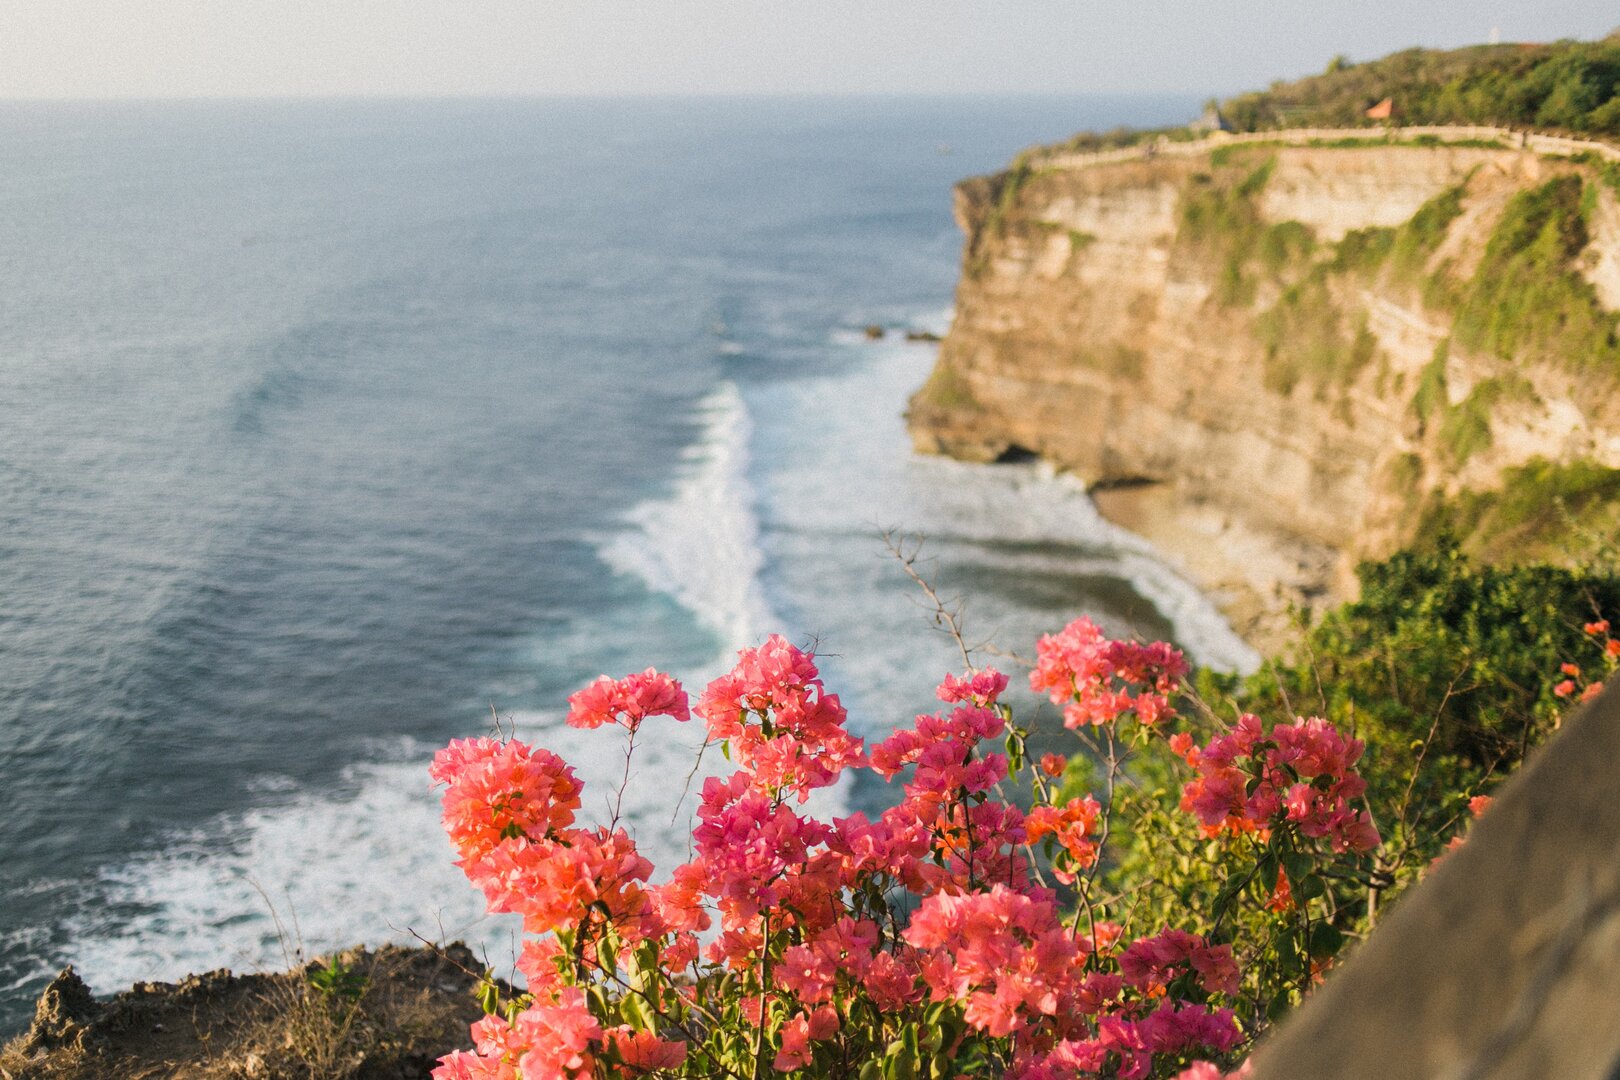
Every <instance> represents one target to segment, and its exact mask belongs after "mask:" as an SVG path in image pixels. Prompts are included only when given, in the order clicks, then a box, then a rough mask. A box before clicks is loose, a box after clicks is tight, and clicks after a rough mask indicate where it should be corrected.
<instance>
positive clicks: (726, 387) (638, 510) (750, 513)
mask: <svg viewBox="0 0 1620 1080" xmlns="http://www.w3.org/2000/svg"><path fill="white" fill-rule="evenodd" d="M699 416H700V417H701V419H702V423H703V435H702V437H701V438H700V439H699V440H698V441H697V443H696V444H694V445H693V446H692V447H691V448H690V449H689V450H688V452H687V454H686V461H685V462H683V464H682V470H681V474H680V475H679V476H678V477H677V479H676V483H675V488H674V491H673V492H672V493H671V494H670V495H669V496H668V497H667V498H661V499H653V500H649V501H647V502H644V503H641V504H640V505H638V506H636V507H634V508H633V509H631V510H630V511H629V512H628V513H627V514H626V515H625V528H623V529H622V530H620V531H619V532H618V533H617V534H615V535H614V536H613V537H612V538H610V539H608V540H607V541H606V542H605V543H604V544H603V545H602V546H601V549H600V550H601V555H602V558H603V559H604V560H605V561H606V562H607V563H608V565H609V566H611V567H613V568H614V569H615V570H617V571H619V572H621V573H626V574H631V575H633V576H635V577H638V578H640V579H641V580H642V581H644V582H645V583H646V584H647V586H648V587H649V588H651V589H653V590H655V591H657V592H663V593H667V594H669V595H670V596H672V597H674V598H675V599H676V600H677V601H679V602H680V603H681V605H682V606H684V607H685V608H687V610H689V611H691V612H692V614H693V615H695V616H696V617H697V618H698V620H699V621H700V622H702V623H703V624H704V626H706V627H707V628H708V629H709V630H711V631H713V632H714V633H715V634H716V635H717V636H718V637H719V638H720V641H721V643H722V644H723V646H724V647H725V649H726V653H727V655H728V656H729V655H730V654H731V653H732V652H734V651H735V650H737V649H739V648H742V647H744V646H745V645H748V644H750V643H751V642H752V641H753V640H754V639H755V637H756V636H758V635H760V634H762V633H767V632H769V631H770V630H771V629H773V627H772V622H773V618H772V615H771V612H770V609H769V606H768V605H767V604H766V602H765V598H764V594H763V593H762V592H761V589H760V581H759V575H760V568H761V566H762V564H763V559H764V556H763V555H762V554H761V552H760V547H759V521H758V519H757V518H756V516H755V513H754V492H753V487H752V484H751V482H750V480H749V475H748V470H749V440H750V438H751V437H752V433H753V425H752V423H751V421H750V418H749V415H748V407H747V406H746V405H745V404H744V403H743V399H742V394H741V393H740V392H739V391H738V389H737V387H736V385H735V384H734V383H731V382H729V381H728V382H723V383H721V384H720V386H719V387H718V388H717V389H716V390H715V391H714V392H713V393H712V394H710V395H709V396H708V397H707V398H706V399H705V400H704V401H703V402H702V404H701V405H700V406H699Z"/></svg>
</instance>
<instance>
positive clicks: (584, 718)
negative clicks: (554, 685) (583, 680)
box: [566, 668, 691, 731]
mask: <svg viewBox="0 0 1620 1080" xmlns="http://www.w3.org/2000/svg"><path fill="white" fill-rule="evenodd" d="M649 716H673V717H674V718H675V719H677V720H687V719H689V718H690V717H691V713H690V711H689V710H688V707H687V702H686V691H684V690H682V689H681V684H680V683H678V682H676V681H675V680H674V679H672V678H670V677H669V676H668V675H664V674H662V673H660V672H658V671H655V670H653V669H652V668H648V669H647V670H646V671H643V672H641V673H640V674H636V675H626V676H625V677H624V678H622V679H610V678H608V677H607V676H606V675H602V676H599V677H598V678H597V679H596V681H595V682H592V683H591V684H590V685H589V686H587V687H585V688H584V689H583V690H580V691H578V692H577V693H575V694H573V695H572V696H570V697H569V699H568V716H567V718H566V720H567V723H568V725H569V726H570V727H577V728H598V727H601V726H602V725H603V724H622V725H623V726H624V727H626V728H629V729H630V730H631V731H635V730H636V729H637V728H638V727H640V726H641V722H642V721H643V720H645V719H646V718H647V717H649Z"/></svg>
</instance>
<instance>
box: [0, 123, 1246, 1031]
mask: <svg viewBox="0 0 1620 1080" xmlns="http://www.w3.org/2000/svg"><path fill="white" fill-rule="evenodd" d="M1195 105H1196V103H1195V102H1192V101H1188V100H1144V99H1132V100H1112V101H1108V100H1098V99H1088V100H1060V99H1051V98H1047V99H1032V100H1013V99H1006V100H993V101H969V100H961V101H947V100H927V101H923V100H904V99H889V100H885V99H870V100H815V99H805V100H794V99H778V100H753V101H742V100H736V101H725V100H720V101H716V100H688V101H678V100H625V101H611V102H606V101H590V102H587V101H545V102H538V101H537V102H431V103H430V102H418V103H412V102H388V103H357V102H342V103H340V102H328V103H321V102H312V103H267V104H167V105H157V104H141V105H62V104H52V105H22V104H0V1032H4V1031H9V1030H11V1029H13V1028H15V1027H17V1026H18V1025H20V1024H21V1023H22V1022H23V1020H24V1019H25V1010H26V1008H27V1003H28V1000H29V998H30V995H31V994H33V993H36V992H37V990H38V989H39V987H40V986H41V985H42V983H43V981H44V980H45V979H47V978H48V977H49V975H50V974H51V973H53V972H54V971H55V970H56V969H58V968H59V967H61V966H62V965H63V964H66V963H70V962H71V963H74V964H76V965H78V967H79V970H80V971H81V973H82V974H83V975H85V977H86V978H87V979H88V980H89V981H90V982H91V984H92V986H93V987H95V988H96V989H97V990H99V991H111V990H114V989H117V988H119V987H120V986H122V985H127V984H128V983H129V982H131V981H132V980H136V979H165V978H168V979H172V978H175V977H177V976H179V975H180V974H183V973H185V972H187V971H192V970H204V969H209V968H215V967H221V966H233V967H236V968H238V969H242V968H253V967H256V966H264V965H280V964H281V963H282V962H283V961H284V958H285V956H286V954H287V953H288V952H290V951H294V950H297V949H299V948H302V949H304V950H306V951H315V950H319V949H322V948H329V947H334V946H339V945H345V944H350V943H353V942H355V941H362V940H364V941H372V942H380V941H385V940H393V939H397V938H400V937H402V936H404V935H405V934H406V932H407V930H415V931H417V932H419V933H422V934H424V935H425V936H428V937H434V938H436V937H439V936H441V935H443V936H466V937H468V938H470V939H472V940H475V941H477V942H479V943H481V944H482V945H483V946H484V947H485V948H486V949H487V950H488V952H489V955H490V957H491V959H492V960H494V961H495V962H497V963H499V962H500V961H501V960H502V959H503V958H509V957H510V955H511V949H510V939H511V934H512V929H511V927H510V926H509V925H507V924H505V923H501V922H498V921H495V920H489V919H485V918H481V917H480V914H479V904H478V897H477V896H475V895H474V894H473V893H472V891H471V890H470V889H469V888H468V887H467V886H466V885H465V883H464V882H463V881H462V880H461V879H460V877H459V873H458V872H457V871H456V870H455V868H454V867H452V866H450V865H449V858H450V856H449V852H448V847H447V845H446V844H445V843H444V841H443V840H442V839H441V838H440V835H439V832H438V829H437V823H436V803H435V797H434V794H433V792H432V791H431V790H430V788H429V785H428V780H427V777H426V773H425V764H426V761H427V759H428V758H429V757H430V756H431V754H432V751H433V750H434V748H436V747H437V746H439V745H441V744H442V743H443V742H444V741H445V740H447V739H449V738H452V737H455V736H460V735H468V734H475V733H480V732H483V731H486V730H487V729H488V728H489V726H490V723H491V716H492V710H493V711H494V713H495V714H498V715H499V716H500V717H501V718H502V720H503V721H505V722H509V723H515V724H516V726H517V728H518V730H519V733H520V734H522V735H523V736H524V737H526V738H531V739H534V740H537V741H540V742H543V743H546V744H547V745H550V746H553V747H554V748H556V749H558V750H559V751H560V752H562V753H564V755H565V756H567V757H569V758H570V760H573V761H576V762H577V763H578V765H579V767H580V771H581V773H582V775H584V776H585V777H586V778H587V782H588V784H589V783H591V782H592V781H593V780H594V779H595V778H597V777H601V778H602V780H601V781H600V782H599V783H595V784H593V785H592V786H591V787H588V788H587V809H599V808H600V807H601V806H602V805H603V804H604V803H605V801H606V798H607V795H608V792H609V786H608V785H609V782H608V780H607V779H606V778H607V777H608V776H609V775H611V774H612V773H613V772H614V770H615V769H616V767H617V765H618V761H617V755H618V747H617V745H616V744H615V743H614V741H613V739H612V736H611V735H608V734H606V733H600V732H599V733H593V734H591V735H587V733H580V732H574V731H570V730H568V729H565V728H562V727H561V726H560V721H559V716H560V707H561V706H562V704H563V699H564V698H565V697H566V695H567V694H568V693H569V692H571V691H572V690H573V689H575V688H577V687H578V686H579V685H580V684H582V683H583V682H584V681H586V680H588V679H589V678H591V677H593V676H595V675H596V674H598V673H600V672H603V671H606V672H611V673H614V674H622V673H623V672H625V671H628V670H632V669H640V668H642V667H645V666H647V665H649V664H656V665H658V666H660V667H663V668H666V669H669V670H672V671H674V672H676V673H678V674H679V675H681V676H682V677H684V678H686V679H687V680H688V682H689V683H699V682H701V680H702V679H704V678H705V677H707V676H709V675H712V674H714V673H717V672H718V671H719V670H721V669H722V667H723V666H724V664H725V660H726V658H727V657H728V656H729V655H731V653H732V652H734V650H735V649H736V648H738V647H740V646H742V645H745V644H748V643H751V642H754V641H757V640H758V639H759V638H760V637H761V636H763V635H764V634H766V633H769V632H772V631H781V632H783V633H786V634H788V635H789V636H790V637H793V638H794V639H796V640H799V641H801V642H808V641H812V640H813V641H816V642H818V643H819V648H820V650H821V652H822V653H823V655H824V657H825V667H826V670H827V673H828V676H829V680H830V682H831V683H832V688H833V689H836V690H839V691H841V692H842V693H843V694H844V696H845V699H846V702H847V703H848V704H849V705H850V706H851V712H852V723H853V724H854V725H855V726H856V727H857V728H858V729H859V730H860V731H861V732H862V733H866V734H871V733H879V734H881V733H882V732H884V731H886V730H887V729H889V728H890V727H892V726H894V725H895V724H896V723H900V722H904V721H907V720H909V718H910V715H911V713H912V712H914V711H916V710H918V709H920V708H926V707H928V701H929V695H930V688H931V687H932V685H933V683H934V681H935V680H936V678H937V675H938V674H939V673H940V672H941V671H943V670H944V669H945V668H946V667H947V666H948V665H949V664H950V662H951V652H952V649H951V645H950V643H949V642H948V641H947V640H945V639H943V638H942V637H940V636H939V635H938V634H937V633H935V632H933V631H932V630H931V629H930V627H929V624H928V620H927V615H926V612H924V611H923V610H921V609H920V608H919V607H918V606H917V603H916V599H917V596H916V593H915V590H913V589H911V588H910V587H908V585H907V584H906V583H905V581H904V579H903V577H902V576H901V574H900V573H899V571H898V569H897V568H896V566H895V563H894V561H893V559H892V558H890V557H888V556H887V555H886V554H885V552H884V548H883V544H882V542H881V540H880V539H879V534H880V532H881V530H882V529H884V528H886V527H899V528H902V529H906V530H911V531H914V532H921V533H924V534H926V535H927V537H928V545H927V549H926V551H927V553H929V554H932V555H933V556H934V557H936V559H937V561H936V562H935V563H934V564H933V565H932V567H931V569H930V572H931V574H932V575H933V576H934V577H935V579H937V580H938V582H939V583H940V585H941V587H942V588H943V589H945V590H946V591H948V592H952V593H960V594H963V595H966V596H968V597H969V598H970V601H969V607H968V616H969V621H970V631H971V632H976V633H977V634H979V635H980V636H990V635H992V634H993V635H994V636H995V637H996V639H997V641H998V642H999V643H1000V644H1002V645H1004V646H1006V647H1008V648H1013V649H1022V650H1024V651H1028V649H1029V647H1030V641H1031V639H1032V637H1033V635H1034V634H1035V633H1037V632H1038V631H1041V630H1044V629H1048V628H1051V627H1054V626H1056V625H1058V624H1060V623H1061V622H1062V621H1064V620H1066V619H1068V618H1070V617H1072V616H1073V615H1075V614H1077V613H1079V612H1081V611H1089V612H1091V613H1092V614H1094V615H1096V616H1098V617H1100V618H1102V619H1103V620H1104V621H1105V622H1106V623H1108V624H1109V625H1110V626H1111V627H1113V628H1114V629H1116V630H1119V631H1121V632H1140V633H1143V634H1172V635H1174V636H1175V637H1176V638H1177V639H1178V640H1180V641H1181V642H1183V643H1184V644H1185V645H1186V646H1187V647H1188V648H1189V649H1191V650H1192V651H1193V652H1194V654H1195V655H1196V656H1197V657H1198V658H1200V659H1202V660H1204V661H1205V662H1210V663H1218V664H1241V663H1243V662H1245V659H1246V657H1247V654H1246V651H1245V650H1244V649H1243V647H1242V646H1241V644H1239V643H1238V642H1236V641H1235V640H1234V639H1233V638H1232V636H1231V634H1230V632H1229V631H1228V630H1227V629H1226V627H1225V626H1224V624H1223V623H1221V621H1220V620H1219V619H1218V618H1216V617H1215V615H1214V613H1213V612H1212V611H1211V610H1210V608H1209V606H1208V605H1207V604H1205V603H1204V602H1203V601H1202V600H1201V599H1200V598H1199V597H1198V596H1197V595H1196V594H1194V593H1193V592H1192V590H1190V589H1189V588H1188V587H1187V586H1186V585H1185V584H1184V583H1182V582H1180V581H1178V580H1176V579H1175V578H1173V577H1172V576H1170V575H1168V574H1167V573H1166V572H1165V571H1163V569H1162V568H1160V567H1159V566H1158V564H1157V563H1155V562H1154V561H1153V559H1152V557H1151V555H1150V554H1149V553H1148V552H1146V551H1145V549H1143V548H1142V546H1141V545H1140V544H1139V543H1136V542H1135V541H1134V540H1132V539H1131V538H1129V537H1126V536H1123V535H1121V534H1119V533H1118V532H1117V531H1116V530H1113V529H1112V528H1110V527H1108V526H1107V525H1105V524H1103V523H1102V522H1100V521H1099V520H1098V519H1097V518H1096V515H1095V514H1094V512H1093V511H1092V510H1091V507H1090V504H1089V503H1088V502H1087V501H1086V500H1085V498H1084V496H1083V494H1082V493H1080V492H1079V490H1078V489H1077V488H1076V487H1075V486H1074V485H1073V484H1072V483H1070V482H1068V481H1066V480H1064V479H1061V478H1055V477H1052V476H1051V475H1049V474H1047V473H1044V472H1042V471H1041V470H1040V469H1039V468H1037V467H1033V466H1009V467H1002V468H995V469H985V468H970V467H966V466H961V465H957V464H955V463H952V462H946V461H937V460H917V459H914V458H912V457H911V456H910V454H909V451H908V449H907V444H906V440H905V437H904V432H903V429H902V427H901V425H900V421H899V413H900V411H901V409H902V408H903V406H904V400H905V397H906V395H907V394H908V393H910V391H911V390H912V389H914V388H915V387H916V386H917V385H919V384H920V383H921V381H922V379H923V378H924V377H925V376H926V373H927V371H928V368H929V365H930V363H931V361H932V357H933V353H932V349H933V347H932V346H930V345H926V344H907V343H904V342H903V341H900V340H898V335H893V334H892V335H890V337H889V338H888V339H886V340H885V341H883V342H879V343H868V342H866V341H865V340H864V339H863V337H862V335H861V333H860V328H861V327H862V326H863V325H865V324H867V323H873V322H877V323H883V324H885V325H888V326H891V327H894V328H897V329H906V328H918V329H931V330H935V331H942V330H943V329H944V328H945V327H946V326H947V325H948V322H949V305H950V301H951V291H952V287H953V285H954V282H955V277H956V271H957V265H958V258H959V250H960V244H961V238H960V235H959V234H958V233H957V231H956V229H955V227H954V226H953V224H952V222H951V217H950V185H951V183H952V182H953V181H955V180H957V179H958V178H960V177H962V176H966V175H969V174H972V173H976V172H984V171H989V170H992V169H994V168H997V167H999V166H1001V165H1002V164H1003V163H1004V162H1005V161H1006V160H1007V159H1008V158H1009V157H1010V156H1011V155H1012V154H1013V153H1014V152H1016V151H1017V150H1018V149H1020V148H1021V147H1023V146H1026V145H1028V144H1031V143H1034V142H1037V141H1042V140H1052V139H1055V138H1061V137H1064V136H1066V135H1068V134H1069V133H1071V132H1073V131H1075V130H1078V129H1081V128H1085V127H1096V126H1113V125H1115V124H1119V123H1135V124H1145V123H1156V122H1164V121H1173V120H1178V119H1182V118H1185V117H1186V116H1188V115H1191V113H1192V112H1193V111H1194V109H1195ZM656 731H657V736H656V738H655V739H653V740H651V745H650V746H649V747H648V748H647V751H646V753H645V754H644V756H643V758H642V760H641V763H640V766H639V768H638V771H637V773H636V775H635V776H634V777H633V779H632V782H631V787H630V790H629V792H628V795H627V800H626V805H627V807H628V810H629V813H630V816H631V820H632V822H633V824H634V826H635V827H636V830H637V832H638V835H639V837H640V838H641V839H642V840H643V842H644V844H645V846H646V847H647V848H648V849H650V853H651V854H652V855H653V857H654V859H655V861H658V862H660V863H661V864H663V865H666V866H667V865H668V863H669V860H671V859H674V858H677V857H678V856H679V854H680V852H681V851H682V850H684V849H683V847H682V845H681V843H680V830H679V828H678V827H677V826H672V825H671V821H672V820H677V822H678V821H683V820H685V816H686V815H688V814H689V813H690V811H691V800H690V799H688V800H687V801H686V802H685V803H684V804H681V803H680V801H679V800H680V798H681V793H682V788H683V782H684V778H685V776H686V774H687V772H688V771H689V770H690V768H691V763H692V759H693V754H694V748H693V746H692V742H693V739H692V733H691V732H689V731H684V730H675V729H674V725H670V726H668V727H665V728H660V729H656ZM711 756H713V755H711ZM708 767H709V765H706V766H705V768H708ZM875 797H877V796H875V795H873V794H872V793H869V792H862V791H860V790H840V791H834V792H831V793H828V798H827V802H828V803H830V804H832V805H833V806H834V807H835V808H836V806H837V805H839V804H843V805H847V804H849V803H850V802H852V801H853V802H859V801H861V800H862V799H863V798H875Z"/></svg>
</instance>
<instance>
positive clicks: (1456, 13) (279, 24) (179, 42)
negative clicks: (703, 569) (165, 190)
mask: <svg viewBox="0 0 1620 1080" xmlns="http://www.w3.org/2000/svg"><path fill="white" fill-rule="evenodd" d="M1616 24H1620V5H1617V4H1615V3H1614V0H1528V2H1527V0H1158V2H1154V0H1137V2H1127V0H661V2H646V3H635V2H630V0H0V97H212V96H244V95H247V96H263V95H276V96H279V95H349V94H366V95H374V94H385V95H397V94H423V95H427V94H497V95H504V94H641V93H805V92H809V93H850V92H901V93H953V92H954V93H1027V92H1034V93H1075V92H1079V93H1133V92H1174V93H1195V94H1205V93H1217V92H1220V93H1225V92H1230V91H1234V90H1239V89H1245V88H1249V87H1254V86H1260V85H1264V84H1265V83H1267V82H1270V81H1271V80H1272V79H1273V78H1276V77H1280V76H1296V75H1301V74H1305V73H1308V72H1311V71H1316V70H1319V69H1321V68H1322V67H1323V66H1324V65H1325V64H1326V62H1327V60H1328V59H1329V58H1330V57H1331V56H1333V55H1334V54H1335V53H1345V54H1347V55H1349V56H1350V57H1351V58H1352V59H1370V58H1372V57H1375V56H1379V55H1382V54H1384V53H1386V52H1390V51H1392V50H1394V49H1398V48H1403V47H1405V46H1408V45H1437V46H1449V45H1461V44H1468V43H1474V42H1479V41H1484V40H1487V39H1488V38H1489V36H1490V35H1491V32H1492V30H1493V28H1494V29H1496V30H1497V31H1499V32H1500V35H1501V38H1502V40H1504V41H1547V40H1552V39H1555V38H1560V37H1579V38H1593V37H1600V36H1602V35H1603V34H1604V33H1607V32H1608V31H1609V30H1612V29H1614V28H1615V26H1616Z"/></svg>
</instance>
